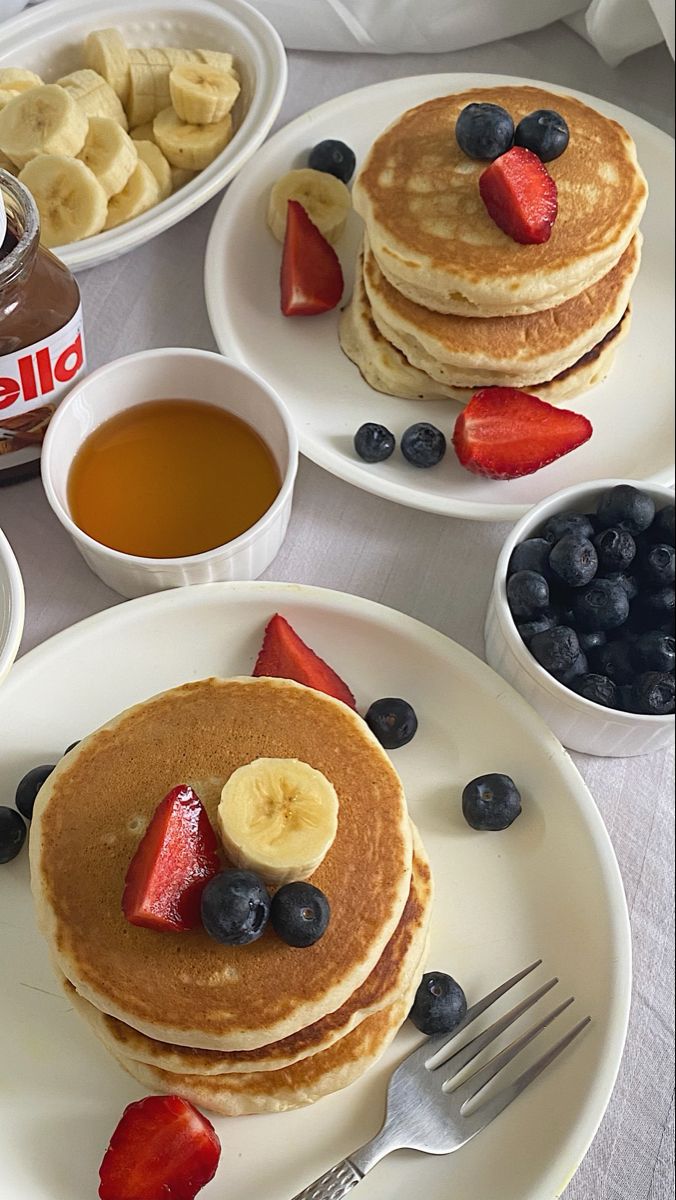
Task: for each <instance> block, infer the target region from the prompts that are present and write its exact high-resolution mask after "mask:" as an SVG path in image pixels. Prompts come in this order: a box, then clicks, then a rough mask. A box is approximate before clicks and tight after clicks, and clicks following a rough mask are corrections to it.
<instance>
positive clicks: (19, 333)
mask: <svg viewBox="0 0 676 1200" xmlns="http://www.w3.org/2000/svg"><path fill="white" fill-rule="evenodd" d="M84 366H85V351H84V339H83V331H82V307H81V304H80V291H79V288H78V286H77V283H76V282H75V280H74V279H73V276H72V275H71V273H70V271H69V270H68V268H67V267H65V266H64V265H63V263H62V262H60V261H59V259H58V258H56V257H55V256H54V255H53V254H50V252H49V250H46V249H45V247H44V246H41V245H40V220H39V217H38V212H37V208H36V207H35V203H34V201H33V198H32V196H31V195H30V193H29V192H28V191H27V190H26V188H25V187H24V186H23V184H21V183H19V181H18V180H17V179H14V177H13V176H12V175H10V174H8V172H6V171H2V170H0V484H3V483H9V482H12V481H14V480H17V479H24V478H26V477H27V476H29V475H37V473H38V471H39V466H40V463H39V460H40V447H41V445H42V440H43V438H44V435H45V431H46V429H47V425H48V424H49V419H50V417H51V416H52V414H53V412H54V409H55V408H56V406H57V404H58V403H59V400H61V399H62V398H63V396H64V395H65V394H66V392H67V391H68V390H69V389H70V387H71V386H72V384H73V383H74V381H75V380H76V379H77V377H78V376H79V375H80V374H81V373H82V371H83V370H84Z"/></svg>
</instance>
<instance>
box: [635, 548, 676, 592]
mask: <svg viewBox="0 0 676 1200" xmlns="http://www.w3.org/2000/svg"><path fill="white" fill-rule="evenodd" d="M639 571H640V575H641V583H642V584H644V586H645V587H649V588H659V587H667V586H668V585H669V584H670V583H673V582H674V579H676V550H674V547H673V546H667V545H666V544H663V543H661V542H656V543H655V544H654V545H652V546H648V547H647V548H646V550H645V552H644V553H643V554H641V557H640V560H639Z"/></svg>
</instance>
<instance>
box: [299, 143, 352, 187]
mask: <svg viewBox="0 0 676 1200" xmlns="http://www.w3.org/2000/svg"><path fill="white" fill-rule="evenodd" d="M356 164H357V160H356V158H355V155H354V150H350V147H349V146H346V145H345V142H337V141H335V140H334V139H333V138H326V140H325V141H323V142H318V143H317V145H316V146H314V147H313V148H312V150H311V151H310V154H309V157H308V166H309V167H312V170H313V171H323V172H324V174H325V175H335V177H336V179H340V180H342V182H343V183H349V182H350V180H351V178H352V176H353V175H354V168H355V166H356Z"/></svg>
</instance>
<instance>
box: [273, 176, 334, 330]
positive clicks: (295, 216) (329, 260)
mask: <svg viewBox="0 0 676 1200" xmlns="http://www.w3.org/2000/svg"><path fill="white" fill-rule="evenodd" d="M280 284H281V289H282V312H283V313H284V316H285V317H312V316H315V315H316V314H317V313H323V312H327V311H328V310H329V309H330V308H335V307H336V305H337V304H338V302H339V300H340V298H341V296H342V294H343V272H342V270H341V266H340V262H339V261H338V255H337V254H336V252H335V250H334V249H333V246H330V245H329V243H328V242H327V240H326V238H325V237H323V235H322V234H321V233H320V232H319V230H318V229H317V226H316V225H313V223H312V221H311V220H310V218H309V216H308V215H307V213H306V211H305V209H304V208H303V205H302V204H300V203H299V202H298V200H289V202H288V206H287V216H286V237H285V238H284V253H283V255H282V272H281V276H280Z"/></svg>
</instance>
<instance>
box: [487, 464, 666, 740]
mask: <svg viewBox="0 0 676 1200" xmlns="http://www.w3.org/2000/svg"><path fill="white" fill-rule="evenodd" d="M618 483H633V485H634V487H637V488H641V489H642V490H643V491H645V492H648V493H649V494H650V495H651V496H652V497H653V499H654V500H655V502H656V504H657V507H658V508H664V507H665V505H667V504H673V502H674V493H673V491H672V490H671V489H670V488H667V487H663V486H662V485H661V484H654V483H653V484H645V483H639V482H636V481H634V480H625V479H600V480H597V481H596V482H595V483H589V484H580V485H576V486H575V487H570V488H565V489H564V490H563V491H561V492H557V493H556V494H555V495H553V496H550V497H549V499H548V500H545V501H543V502H542V503H541V504H537V505H536V506H535V508H532V509H531V510H530V512H529V513H527V514H526V516H525V517H523V518H522V520H521V521H519V522H518V524H516V525H515V526H514V528H513V530H512V532H511V534H510V535H509V537H508V538H507V541H506V542H505V544H504V546H503V548H502V552H501V554H500V557H499V559H498V563H497V567H496V570H495V579H494V582H493V590H492V592H491V598H490V601H489V605H488V612H487V614H486V627H485V641H486V658H487V661H488V662H489V663H490V665H491V666H492V667H493V668H494V670H496V671H498V672H499V674H500V675H502V676H503V678H504V679H506V680H507V681H508V682H509V683H511V684H512V686H513V687H515V688H516V690H517V691H518V692H520V693H521V695H522V696H524V697H525V699H526V700H528V701H529V702H530V704H532V706H533V708H534V709H536V710H537V712H539V713H540V715H541V716H542V717H544V719H545V721H546V722H547V724H548V725H549V727H550V729H552V730H553V731H554V733H555V734H556V736H557V737H558V738H559V740H560V741H561V742H563V745H564V746H567V747H568V749H569V750H579V751H581V752H582V753H584V754H599V755H604V756H608V757H618V758H619V757H624V756H629V755H635V754H648V753H650V752H651V751H653V750H660V749H662V748H663V747H664V746H667V745H669V743H670V742H671V741H672V739H673V736H674V717H673V716H670V717H650V716H641V715H637V714H635V713H625V712H620V711H619V710H616V709H610V708H603V707H602V706H601V705H600V704H594V703H593V702H592V701H591V700H585V699H584V697H583V696H578V695H577V694H576V693H575V692H572V691H571V690H570V688H567V687H565V686H564V685H563V684H562V683H559V682H558V680H556V679H554V678H553V676H551V675H550V674H548V672H547V671H545V670H544V668H543V667H541V666H540V664H539V663H538V662H537V660H536V659H535V658H534V657H533V655H532V654H531V653H530V651H529V650H528V648H527V646H525V645H524V643H523V642H522V640H521V638H520V636H519V633H518V630H517V628H516V625H515V623H514V618H513V617H512V614H511V612H510V611H509V605H508V603H507V567H508V565H509V560H510V558H511V555H512V551H513V550H514V547H515V546H517V545H518V544H519V542H523V541H524V540H525V539H526V538H529V537H533V536H535V535H536V531H537V530H539V529H540V528H541V527H542V525H543V524H544V522H545V521H546V520H547V518H548V517H550V516H552V515H553V514H554V513H557V512H561V511H563V510H564V509H572V510H575V511H578V512H592V511H593V510H594V508H595V507H596V503H597V500H598V498H599V496H600V495H601V493H602V492H604V491H606V490H607V489H608V488H611V487H615V485H616V484H618Z"/></svg>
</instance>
